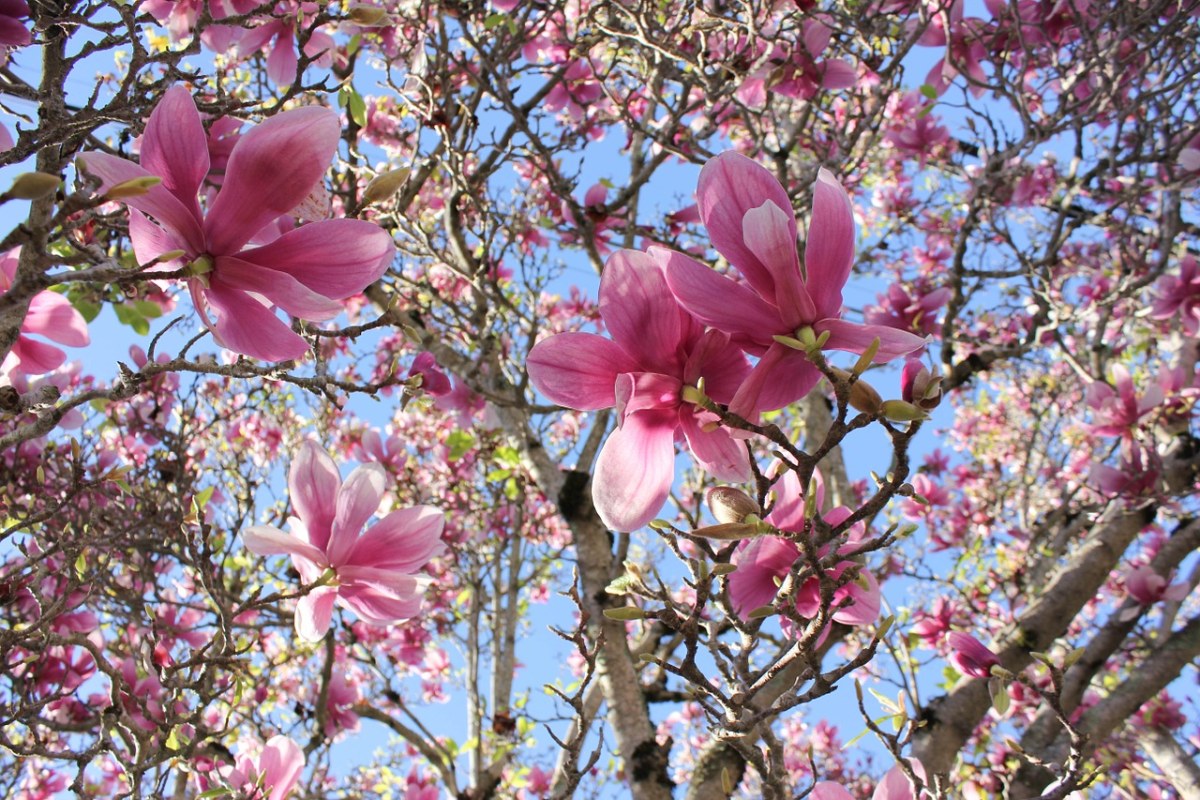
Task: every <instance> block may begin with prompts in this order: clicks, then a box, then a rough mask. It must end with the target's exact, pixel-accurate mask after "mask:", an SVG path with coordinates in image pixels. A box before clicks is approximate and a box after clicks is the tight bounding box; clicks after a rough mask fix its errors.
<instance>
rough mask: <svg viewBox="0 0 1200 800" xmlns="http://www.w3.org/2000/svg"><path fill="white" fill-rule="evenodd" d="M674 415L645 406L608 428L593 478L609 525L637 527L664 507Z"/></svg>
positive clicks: (599, 508)
mask: <svg viewBox="0 0 1200 800" xmlns="http://www.w3.org/2000/svg"><path fill="white" fill-rule="evenodd" d="M675 420H676V416H675V412H674V411H642V412H640V413H637V414H630V415H629V416H627V417H626V418H625V423H624V425H623V426H622V427H621V428H619V429H617V430H615V431H613V432H612V433H611V434H609V437H608V441H606V442H605V443H604V447H603V448H601V450H600V457H599V458H597V459H596V472H595V475H594V476H593V478H592V501H593V502H594V503H595V506H596V511H597V513H599V514H600V519H602V520H603V521H604V524H605V525H607V526H608V527H609V528H612V529H613V530H617V531H623V532H624V531H633V530H637V529H638V528H640V527H642V526H643V525H645V524H646V523H647V522H649V521H650V520H652V519H654V517H655V515H657V514H658V512H659V510H660V509H662V506H663V503H665V502H666V500H667V494H668V493H669V492H670V490H671V481H672V479H673V478H674V477H675Z"/></svg>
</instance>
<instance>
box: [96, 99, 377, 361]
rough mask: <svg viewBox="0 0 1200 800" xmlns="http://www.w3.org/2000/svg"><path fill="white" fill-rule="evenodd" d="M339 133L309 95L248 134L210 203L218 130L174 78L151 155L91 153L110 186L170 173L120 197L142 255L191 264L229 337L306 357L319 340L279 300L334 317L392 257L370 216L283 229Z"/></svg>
mask: <svg viewBox="0 0 1200 800" xmlns="http://www.w3.org/2000/svg"><path fill="white" fill-rule="evenodd" d="M339 133H340V131H339V124H338V117H337V114H335V113H334V112H333V111H331V110H329V109H326V108H320V107H316V106H309V107H306V108H298V109H294V110H292V111H286V112H284V113H282V114H278V115H276V116H274V117H272V118H271V119H269V120H267V121H266V122H264V123H262V124H261V125H259V126H257V127H256V128H254V129H253V130H251V131H249V132H247V133H245V134H243V135H242V136H241V137H240V138H238V139H237V143H236V144H235V145H234V146H233V149H232V151H231V152H230V154H229V161H228V164H227V166H226V168H225V173H224V175H223V176H222V178H221V188H220V190H219V191H218V192H217V193H216V195H215V197H214V199H213V200H212V202H211V203H209V204H208V210H207V214H205V213H203V212H202V211H201V209H200V203H199V201H198V199H197V195H198V193H199V192H200V190H201V186H202V184H203V183H204V181H205V178H206V176H207V175H208V172H209V167H210V160H209V146H208V139H207V137H206V135H205V132H204V126H203V124H202V123H201V120H200V113H199V111H197V109H196V104H195V102H194V101H193V100H192V97H191V95H190V94H188V92H187V90H185V89H183V88H182V87H175V88H173V89H171V90H169V91H168V92H167V93H166V94H165V95H164V96H163V99H162V101H161V102H160V103H159V104H158V106H157V107H156V108H155V109H154V113H152V114H151V115H150V119H149V121H148V122H147V124H146V132H145V134H144V135H143V137H142V160H141V164H140V165H138V164H135V163H133V162H132V161H128V160H126V159H123V158H118V157H117V156H112V155H108V154H107V153H87V154H86V155H84V156H81V162H82V164H83V166H84V168H85V169H86V170H87V171H88V172H90V173H92V174H94V175H96V176H97V177H99V178H100V179H101V180H102V182H103V183H102V186H101V190H102V191H105V192H107V191H108V190H110V189H112V188H113V187H114V186H117V185H119V184H122V183H125V182H126V181H131V180H134V179H139V178H140V179H149V178H152V177H154V176H158V177H160V178H162V184H161V185H158V186H153V187H151V188H150V189H148V190H147V191H145V193H142V194H135V195H133V196H124V197H121V202H123V203H125V204H126V205H127V206H129V207H130V209H131V210H130V212H129V235H130V239H131V240H132V241H133V250H134V253H135V254H136V255H137V258H138V260H139V261H140V262H141V263H143V264H145V263H149V262H151V261H154V260H155V259H159V258H160V257H164V256H170V257H168V258H162V265H163V267H164V268H166V269H171V270H187V272H188V273H189V275H190V276H191V277H189V278H188V288H189V289H190V290H191V293H192V299H193V300H194V301H195V303H196V308H197V310H198V311H199V313H200V316H201V318H202V319H203V321H204V324H205V325H206V326H207V327H208V328H209V329H210V330H212V332H213V335H214V336H215V337H216V339H217V341H218V342H219V343H220V344H222V345H223V346H224V347H227V348H229V349H230V350H233V351H236V352H239V353H244V354H245V355H248V356H251V357H253V358H260V359H263V360H265V361H282V360H285V359H294V358H300V357H302V356H303V355H304V354H305V353H306V352H307V351H308V345H307V343H306V342H305V341H304V339H303V338H302V337H300V336H299V335H298V334H296V333H294V332H293V331H292V329H291V327H290V326H288V325H287V324H285V323H284V322H283V321H282V320H280V319H279V318H278V317H276V316H275V311H274V308H273V307H277V308H281V309H283V310H284V311H285V312H287V313H288V314H291V315H293V316H296V317H300V318H302V319H308V320H313V321H316V322H321V321H324V320H328V319H332V318H333V317H335V316H337V315H338V313H340V312H341V310H342V305H341V303H339V302H338V301H339V300H342V299H344V298H346V297H350V296H351V295H354V294H357V293H359V292H361V291H362V290H363V288H365V287H366V286H367V285H368V284H370V283H371V282H373V281H375V280H376V279H378V278H379V277H380V276H381V275H383V273H384V272H386V271H387V269H388V267H389V266H390V265H391V262H392V254H393V251H394V249H395V248H394V245H393V243H392V238H391V236H389V235H388V234H387V233H386V232H384V231H383V230H382V229H381V228H379V227H378V226H376V225H374V224H372V223H369V222H364V221H361V220H354V219H336V220H323V221H320V222H314V223H310V224H307V225H302V226H301V227H298V228H292V227H291V223H289V224H288V225H286V226H284V227H286V228H289V229H288V230H285V231H282V232H281V230H280V225H279V219H280V217H294V216H297V214H296V209H297V207H299V206H302V205H303V204H304V203H305V202H306V200H307V199H308V198H309V197H310V196H311V195H312V194H313V193H314V192H315V191H317V190H318V187H321V184H322V178H323V176H324V174H325V169H326V166H327V165H328V164H329V160H330V159H331V158H332V157H333V154H334V151H335V150H336V149H337V144H338V138H339ZM322 188H323V187H322ZM179 253H182V255H179ZM213 311H215V312H216V314H217V318H216V320H213V319H212V318H211V316H210V312H213Z"/></svg>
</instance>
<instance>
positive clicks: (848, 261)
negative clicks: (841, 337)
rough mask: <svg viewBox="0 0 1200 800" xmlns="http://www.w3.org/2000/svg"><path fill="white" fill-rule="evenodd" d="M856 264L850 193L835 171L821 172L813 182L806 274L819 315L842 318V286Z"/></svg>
mask: <svg viewBox="0 0 1200 800" xmlns="http://www.w3.org/2000/svg"><path fill="white" fill-rule="evenodd" d="M852 266H854V209H853V207H852V206H851V205H850V196H849V195H848V194H846V190H845V189H843V188H842V185H841V184H840V183H838V180H837V178H835V177H833V173H832V172H830V171H829V170H827V169H825V168H823V167H822V168H821V169H820V170H819V171H818V172H817V182H816V183H815V184H814V185H813V210H812V220H811V221H810V222H809V226H808V238H807V240H806V241H805V244H804V275H805V281H806V283H807V285H808V291H809V294H811V295H812V299H813V302H814V303H815V304H816V311H817V315H816V317H814V318H811V319H818V318H821V317H838V316H840V315H841V312H842V287H843V286H845V285H846V281H847V280H848V279H849V278H850V268H851V267H852Z"/></svg>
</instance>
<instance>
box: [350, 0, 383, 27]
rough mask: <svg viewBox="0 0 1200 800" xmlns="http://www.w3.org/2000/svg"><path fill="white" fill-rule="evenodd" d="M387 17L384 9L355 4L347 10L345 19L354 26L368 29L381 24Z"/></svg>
mask: <svg viewBox="0 0 1200 800" xmlns="http://www.w3.org/2000/svg"><path fill="white" fill-rule="evenodd" d="M387 15H388V14H387V9H385V8H380V7H379V6H372V5H367V4H366V3H355V4H353V5H352V6H350V8H349V10H347V12H346V19H348V20H349V21H350V22H353V23H354V24H355V25H361V26H363V27H364V28H370V27H373V26H375V25H379V24H381V23H382V22H383V21H384V20H386V19H387Z"/></svg>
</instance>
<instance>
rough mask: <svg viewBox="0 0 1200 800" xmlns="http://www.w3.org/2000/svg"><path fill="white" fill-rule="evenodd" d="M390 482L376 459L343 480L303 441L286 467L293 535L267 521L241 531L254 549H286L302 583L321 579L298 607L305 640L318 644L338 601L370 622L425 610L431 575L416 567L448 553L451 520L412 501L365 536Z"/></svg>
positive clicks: (326, 459)
mask: <svg viewBox="0 0 1200 800" xmlns="http://www.w3.org/2000/svg"><path fill="white" fill-rule="evenodd" d="M386 487H387V477H386V474H385V473H384V471H383V468H382V467H380V466H379V465H378V464H364V465H362V466H360V467H358V468H357V469H355V470H354V471H353V472H351V473H350V477H348V478H347V479H346V482H345V483H343V482H342V478H341V475H339V474H338V469H337V465H336V464H335V463H334V461H333V459H332V458H330V457H329V454H328V453H326V452H325V451H324V450H322V449H321V448H320V447H318V446H317V445H316V444H313V443H312V442H305V443H304V444H303V445H302V446H301V448H300V452H299V454H298V455H297V456H296V458H295V460H294V461H293V462H292V467H291V471H290V472H289V473H288V488H289V490H290V491H291V499H292V505H293V506H294V507H295V508H296V514H297V516H296V517H292V518H291V519H290V520H289V523H290V525H291V528H292V531H293V534H292V535H289V534H287V533H284V532H283V531H281V530H279V529H278V528H274V527H270V526H267V525H255V526H253V527H251V528H249V529H248V530H246V531H245V533H244V534H243V538H244V540H245V542H246V548H247V549H248V550H250V552H252V553H256V554H258V555H260V556H268V555H282V554H285V553H286V554H288V555H290V556H291V557H292V563H293V564H295V565H296V569H297V570H299V572H300V576H301V578H302V579H303V581H304V582H305V583H306V584H316V586H315V587H314V588H313V589H312V590H311V591H310V592H309V593H308V594H307V595H305V596H304V597H302V598H301V599H300V601H299V603H297V605H296V632H297V633H298V634H299V635H300V636H301V638H303V639H306V640H308V641H312V642H315V641H318V640H320V638H321V637H322V636H324V635H325V632H326V631H327V630H329V623H330V620H331V618H332V615H333V606H334V603H335V602H337V603H338V604H339V605H341V606H343V607H345V608H348V609H350V610H351V611H353V612H354V613H355V614H357V615H358V616H359V618H361V619H362V620H363V621H364V622H367V623H369V624H372V625H389V624H391V623H394V622H400V621H402V620H406V619H409V618H411V617H413V616H414V615H416V613H417V612H418V611H420V609H421V596H422V595H423V594H424V591H425V587H426V585H428V583H429V580H428V578H426V577H423V576H419V575H417V574H415V573H417V572H418V571H420V570H421V568H423V567H424V566H425V565H426V564H427V563H428V562H429V560H430V559H432V558H434V557H435V556H437V555H439V554H440V553H441V552H442V549H443V545H442V541H441V535H442V527H443V525H444V524H445V518H444V517H443V515H442V512H441V511H440V510H438V509H436V508H433V507H432V506H414V507H413V508H405V509H400V510H398V511H393V512H392V513H390V514H388V515H387V516H386V517H384V518H383V519H381V520H379V522H377V523H376V524H375V525H373V526H371V527H369V528H367V530H366V532H365V533H363V534H362V535H361V536H360V535H359V531H361V530H362V527H363V525H365V524H366V522H367V520H368V519H369V518H370V517H371V515H372V514H374V513H375V511H376V510H377V509H378V508H379V503H380V500H382V499H383V493H384V490H385V488H386Z"/></svg>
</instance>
